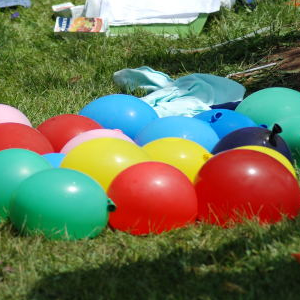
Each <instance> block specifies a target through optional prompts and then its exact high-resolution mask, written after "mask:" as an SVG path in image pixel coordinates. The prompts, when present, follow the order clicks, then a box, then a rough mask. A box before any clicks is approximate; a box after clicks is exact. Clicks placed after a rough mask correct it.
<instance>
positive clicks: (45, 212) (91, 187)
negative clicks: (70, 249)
mask: <svg viewBox="0 0 300 300" xmlns="http://www.w3.org/2000/svg"><path fill="white" fill-rule="evenodd" d="M114 209H115V205H114V204H113V202H111V200H110V199H108V197H107V195H106V194H105V192H104V190H103V188H102V187H101V186H100V185H99V184H98V183H97V182H96V181H95V180H94V179H92V178H91V177H89V176H87V175H85V174H83V173H81V172H78V171H75V170H70V169H62V168H54V169H49V170H45V171H42V172H39V173H37V174H34V175H32V176H31V177H29V178H28V179H26V180H24V181H23V182H22V183H21V184H20V186H19V187H18V189H17V190H16V193H15V194H14V196H13V197H12V200H11V202H10V219H11V221H12V223H13V224H14V226H15V227H16V228H17V229H18V230H20V231H21V232H23V233H28V234H37V233H42V234H43V235H44V236H45V237H47V238H49V239H63V240H76V239H81V238H92V237H95V236H97V235H98V234H99V233H100V232H101V231H102V229H103V228H104V227H105V226H106V225H107V222H108V217H109V211H113V210H114Z"/></svg>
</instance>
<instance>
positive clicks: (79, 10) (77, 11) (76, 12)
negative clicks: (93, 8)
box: [71, 5, 84, 18]
mask: <svg viewBox="0 0 300 300" xmlns="http://www.w3.org/2000/svg"><path fill="white" fill-rule="evenodd" d="M83 10H84V5H77V6H74V7H72V8H71V13H72V18H78V17H82V16H83Z"/></svg>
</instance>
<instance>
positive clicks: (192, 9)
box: [84, 0, 221, 26]
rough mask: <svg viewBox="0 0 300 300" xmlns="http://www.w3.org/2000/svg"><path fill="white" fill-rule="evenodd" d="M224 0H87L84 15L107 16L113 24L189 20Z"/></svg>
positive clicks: (182, 21)
mask: <svg viewBox="0 0 300 300" xmlns="http://www.w3.org/2000/svg"><path fill="white" fill-rule="evenodd" d="M220 1H221V0H202V1H200V0H185V1H181V0H180V1H178V0H164V1H161V0H151V1H149V0H139V1H136V0H122V1H120V0H87V1H86V4H85V10H84V15H85V16H86V17H96V16H97V17H101V18H103V19H107V20H108V22H109V24H110V25H114V26H122V25H134V24H159V23H175V24H176V23H177V24H187V23H190V22H191V21H193V20H195V19H196V18H197V17H198V15H199V14H200V13H212V12H216V11H219V10H220V5H221V2H220Z"/></svg>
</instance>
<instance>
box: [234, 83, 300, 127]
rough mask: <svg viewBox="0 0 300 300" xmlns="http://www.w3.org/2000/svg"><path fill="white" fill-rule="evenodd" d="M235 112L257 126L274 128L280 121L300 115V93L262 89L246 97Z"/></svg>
mask: <svg viewBox="0 0 300 300" xmlns="http://www.w3.org/2000/svg"><path fill="white" fill-rule="evenodd" d="M235 111H237V112H239V113H241V114H243V115H245V116H248V117H249V118H251V119H252V120H253V121H254V122H255V123H257V124H264V125H267V126H268V127H269V126H273V125H274V124H275V123H277V121H278V120H281V119H284V118H286V117H289V116H295V115H299V114H300V93H299V92H297V91H295V90H292V89H289V88H283V87H272V88H266V89H262V90H260V91H258V92H255V93H253V94H251V95H250V96H248V97H246V98H245V99H244V100H243V101H242V102H241V103H240V104H239V105H238V106H237V107H236V109H235Z"/></svg>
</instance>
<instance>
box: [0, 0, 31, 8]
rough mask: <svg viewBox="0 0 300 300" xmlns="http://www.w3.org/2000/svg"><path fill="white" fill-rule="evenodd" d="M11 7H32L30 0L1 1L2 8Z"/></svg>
mask: <svg viewBox="0 0 300 300" xmlns="http://www.w3.org/2000/svg"><path fill="white" fill-rule="evenodd" d="M10 6H24V7H30V6H31V1H30V0H0V8H1V7H10Z"/></svg>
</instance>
